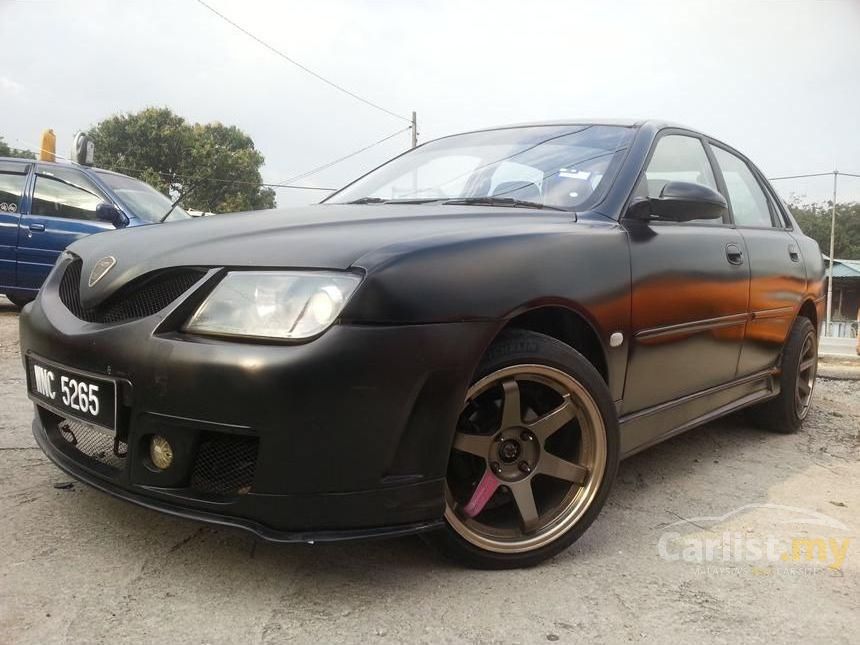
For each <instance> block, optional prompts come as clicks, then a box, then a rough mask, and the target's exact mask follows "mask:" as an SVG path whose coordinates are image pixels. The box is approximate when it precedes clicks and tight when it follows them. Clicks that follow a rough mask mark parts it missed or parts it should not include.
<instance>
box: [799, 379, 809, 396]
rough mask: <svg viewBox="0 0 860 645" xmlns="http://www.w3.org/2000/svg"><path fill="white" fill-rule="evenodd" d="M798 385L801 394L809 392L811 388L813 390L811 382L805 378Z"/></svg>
mask: <svg viewBox="0 0 860 645" xmlns="http://www.w3.org/2000/svg"><path fill="white" fill-rule="evenodd" d="M797 387H798V389H799V390H800V392H801V394H803V395H804V396H806V395H807V394H809V392H810V390H812V386H810V385H809V383H808V382H807V381H804V380H800V381H798V382H797Z"/></svg>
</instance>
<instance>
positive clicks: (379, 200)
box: [346, 197, 446, 204]
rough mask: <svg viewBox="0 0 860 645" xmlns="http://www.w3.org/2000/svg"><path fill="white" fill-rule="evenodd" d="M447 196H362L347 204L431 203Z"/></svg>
mask: <svg viewBox="0 0 860 645" xmlns="http://www.w3.org/2000/svg"><path fill="white" fill-rule="evenodd" d="M444 199H446V198H445V197H415V198H407V199H383V198H382V197H361V198H359V199H354V200H352V201H351V202H346V203H347V204H429V203H430V202H441V201H442V200H444Z"/></svg>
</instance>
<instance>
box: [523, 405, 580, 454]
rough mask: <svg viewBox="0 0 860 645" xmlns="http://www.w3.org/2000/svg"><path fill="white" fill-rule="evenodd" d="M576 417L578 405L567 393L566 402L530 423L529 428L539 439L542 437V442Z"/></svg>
mask: <svg viewBox="0 0 860 645" xmlns="http://www.w3.org/2000/svg"><path fill="white" fill-rule="evenodd" d="M574 418H576V406H575V405H574V404H573V403H572V402H571V400H570V395H569V394H565V396H564V402H563V403H562V404H561V405H560V406H558V407H557V408H555V409H554V410H551V411H550V412H547V413H546V414H545V415H543V416H542V417H541V418H539V419H538V420H537V421H535V422H534V423H532V424H530V425H529V430H531V431H532V432H533V433H534V434H535V435H536V436H537V438H538V439H540V441H541V443H543V442H544V441H546V440H547V439H549V437H550V436H551V435H552V434H553V433H554V432H556V431H557V430H559V429H560V428H562V427H563V426H564V425H565V424H567V423H569V422H570V421H572V420H573V419H574Z"/></svg>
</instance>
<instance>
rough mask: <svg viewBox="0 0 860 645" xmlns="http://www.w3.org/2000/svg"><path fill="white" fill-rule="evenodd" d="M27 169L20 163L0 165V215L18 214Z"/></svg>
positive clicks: (26, 166)
mask: <svg viewBox="0 0 860 645" xmlns="http://www.w3.org/2000/svg"><path fill="white" fill-rule="evenodd" d="M28 168H29V166H28V165H26V164H22V163H0V213H17V212H18V209H19V208H20V206H21V195H23V194H24V183H25V182H26V181H27V170H28Z"/></svg>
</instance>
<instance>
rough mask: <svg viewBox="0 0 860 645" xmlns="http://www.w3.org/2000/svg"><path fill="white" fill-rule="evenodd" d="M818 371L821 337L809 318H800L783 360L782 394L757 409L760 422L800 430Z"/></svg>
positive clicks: (783, 430)
mask: <svg viewBox="0 0 860 645" xmlns="http://www.w3.org/2000/svg"><path fill="white" fill-rule="evenodd" d="M817 373H818V336H817V334H816V333H815V326H814V325H813V324H812V322H811V321H810V320H809V319H808V318H804V317H802V316H801V317H798V318H797V320H795V321H794V326H793V327H792V328H791V332H790V333H789V335H788V340H786V342H785V347H783V350H782V360H781V361H780V375H779V385H780V390H779V395H778V396H776V397H775V398H773V399H771V400H770V401H767V402H765V403H763V404H761V405H759V406H756V407H755V408H754V409H753V412H754V414H755V417H756V419H757V420H758V422H759V424H760V425H762V426H764V427H766V428H768V429H770V430H773V431H775V432H781V433H784V434H790V433H792V432H797V431H798V430H799V429H800V426H801V424H802V423H803V420H804V419H805V418H806V416H807V414H809V407H810V405H811V403H812V392H813V390H814V389H815V377H816V374H817Z"/></svg>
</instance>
